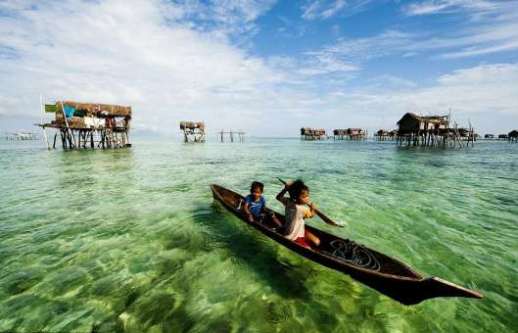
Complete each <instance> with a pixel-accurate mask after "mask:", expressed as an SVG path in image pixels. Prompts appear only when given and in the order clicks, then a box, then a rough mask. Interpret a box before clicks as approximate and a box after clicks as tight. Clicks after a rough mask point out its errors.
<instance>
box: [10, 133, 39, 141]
mask: <svg viewBox="0 0 518 333" xmlns="http://www.w3.org/2000/svg"><path fill="white" fill-rule="evenodd" d="M5 138H6V139H7V140H24V141H25V140H39V136H38V135H37V134H35V133H32V132H11V133H6V135H5Z"/></svg>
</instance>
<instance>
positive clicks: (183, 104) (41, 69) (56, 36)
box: [0, 0, 282, 133]
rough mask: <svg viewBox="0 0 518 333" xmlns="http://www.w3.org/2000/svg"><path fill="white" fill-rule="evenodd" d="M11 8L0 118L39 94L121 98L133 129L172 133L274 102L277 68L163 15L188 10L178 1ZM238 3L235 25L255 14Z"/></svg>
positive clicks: (27, 106) (4, 26)
mask: <svg viewBox="0 0 518 333" xmlns="http://www.w3.org/2000/svg"><path fill="white" fill-rule="evenodd" d="M244 3H249V4H250V3H253V1H250V2H246V1H243V2H241V4H244ZM2 4H3V5H6V4H5V3H2ZM13 4H14V3H13ZM13 4H11V3H8V4H7V5H9V7H10V8H8V9H12V8H14V11H12V12H10V15H3V16H1V17H0V36H1V37H0V45H1V48H0V53H2V52H4V51H2V48H3V49H6V50H10V52H14V53H15V54H16V56H15V57H2V56H0V73H1V75H0V86H1V87H2V89H1V91H0V100H9V101H12V100H16V103H13V102H10V103H8V105H7V104H3V105H0V114H2V113H4V114H7V113H12V112H13V109H14V110H16V112H18V113H19V114H36V115H37V114H38V112H39V108H38V100H39V93H40V92H41V93H44V94H45V95H47V96H50V97H54V98H67V99H77V100H82V101H93V102H96V101H99V102H105V103H120V104H129V105H132V106H133V107H134V109H135V122H134V123H135V125H136V127H137V128H138V127H139V126H141V127H143V128H144V127H145V128H148V127H149V128H152V127H153V126H156V125H157V124H161V125H163V127H162V128H161V130H162V131H163V132H173V133H174V132H176V127H177V123H178V121H180V120H182V119H194V120H196V119H204V120H206V121H208V122H211V121H212V122H213V126H217V127H218V128H219V127H222V126H224V127H236V126H239V125H240V124H243V123H247V122H245V121H243V119H246V118H247V117H248V112H250V113H253V112H254V111H257V110H260V109H261V108H262V107H263V106H264V104H265V103H264V102H262V101H264V100H270V101H271V100H276V99H277V98H281V97H280V96H278V93H277V91H276V89H275V87H276V85H277V84H278V83H279V82H281V80H282V73H276V72H274V71H272V70H271V69H270V68H269V67H268V66H267V65H266V64H265V63H264V62H263V60H262V59H260V58H256V57H253V56H250V55H249V54H247V53H246V52H245V51H242V50H241V49H239V48H236V47H234V46H232V45H231V44H230V43H229V42H228V40H227V39H226V38H215V37H214V35H213V34H211V32H207V33H202V32H200V31H197V30H195V29H193V28H192V27H191V25H188V24H186V23H185V22H184V21H174V20H172V19H171V12H175V13H176V14H175V15H177V16H178V17H181V18H182V20H183V19H184V18H185V16H184V15H185V14H183V13H182V10H190V9H185V8H182V7H178V4H171V5H170V6H171V7H167V6H169V4H168V3H166V2H162V1H157V0H155V1H139V0H135V1H133V2H132V6H128V5H127V2H126V1H122V0H109V1H102V2H92V1H89V2H84V1H75V0H69V1H63V2H61V1H60V2H52V1H50V2H35V3H32V4H31V3H30V2H27V5H26V6H17V7H16V8H15V7H13V6H14V5H13ZM164 6H165V7H167V8H168V9H169V11H166V12H165V13H167V14H168V16H166V15H164ZM6 8H7V6H4V7H3V10H4V11H5V10H6ZM232 8H234V7H232ZM239 8H244V9H242V12H243V15H244V16H245V18H243V20H244V21H248V20H251V19H253V17H257V16H258V15H259V14H258V13H259V12H258V11H252V12H250V10H251V8H253V6H252V7H250V6H249V5H247V6H242V7H239ZM180 9H182V10H180ZM214 10H216V11H218V10H219V9H214ZM240 10H241V9H240ZM194 24H196V23H194ZM13 104H14V105H13ZM266 113H268V111H266ZM252 119H255V118H253V117H252ZM258 121H260V120H259V119H258ZM248 123H250V122H248ZM250 126H252V125H250Z"/></svg>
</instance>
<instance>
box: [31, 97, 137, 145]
mask: <svg viewBox="0 0 518 333" xmlns="http://www.w3.org/2000/svg"><path fill="white" fill-rule="evenodd" d="M42 110H44V112H47V113H54V115H55V119H54V120H52V121H51V122H50V123H43V121H42V123H40V124H37V125H38V126H40V127H42V128H43V131H44V137H45V140H46V141H47V146H48V147H49V148H51V147H52V148H56V144H57V140H58V138H60V140H61V145H62V147H63V149H81V148H90V149H95V148H103V149H105V148H123V147H131V144H130V142H129V130H130V123H131V107H130V106H121V105H111V104H97V103H79V102H74V101H58V102H56V103H52V104H44V105H42ZM47 130H54V136H53V138H52V136H51V140H52V145H51V142H50V140H49V137H48V134H47Z"/></svg>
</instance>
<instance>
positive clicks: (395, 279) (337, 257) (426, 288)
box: [210, 185, 482, 305]
mask: <svg viewBox="0 0 518 333" xmlns="http://www.w3.org/2000/svg"><path fill="white" fill-rule="evenodd" d="M210 188H211V190H212V193H213V196H214V199H216V200H217V201H219V202H221V203H222V204H223V206H224V207H225V208H226V209H228V210H229V211H230V212H232V213H233V214H234V215H235V216H237V217H238V218H240V219H241V220H243V221H245V222H246V223H247V224H249V225H250V226H251V227H254V228H255V229H257V230H259V231H260V232H262V233H263V234H264V235H266V236H268V237H269V238H271V239H273V240H274V241H276V242H277V243H279V244H281V245H283V246H285V247H287V248H288V249H290V250H292V251H294V252H296V253H298V254H300V255H302V256H304V257H306V258H307V259H310V260H312V261H315V262H317V263H319V264H321V265H324V266H326V267H329V268H332V269H334V270H337V271H339V272H342V273H345V274H348V275H350V276H351V277H352V278H353V279H355V280H357V281H359V282H361V283H363V284H365V285H367V286H369V287H371V288H373V289H375V290H377V291H379V292H380V293H382V294H384V295H387V296H389V297H391V298H392V299H394V300H396V301H398V302H400V303H402V304H405V305H412V304H417V303H420V302H422V301H424V300H427V299H430V298H435V297H469V298H482V295H481V294H480V293H478V292H476V291H473V290H469V289H467V288H464V287H461V286H458V285H456V284H454V283H451V282H448V281H445V280H442V279H440V278H437V277H427V278H425V277H423V276H422V275H421V274H419V273H417V272H415V271H414V270H412V269H411V268H410V267H409V266H407V265H406V264H404V263H402V262H400V261H399V260H396V259H394V258H391V257H389V256H386V255H384V254H382V253H380V252H377V251H375V250H372V249H370V248H367V247H366V246H363V245H360V244H357V243H355V242H353V241H351V240H348V239H343V238H339V237H337V236H334V235H331V234H329V233H327V232H325V231H322V230H319V229H317V228H315V227H311V226H309V225H306V228H307V229H308V230H309V231H311V232H312V233H314V234H315V235H317V236H318V237H319V238H320V241H321V244H320V246H319V247H318V248H314V249H308V248H305V247H303V246H300V245H298V244H297V243H295V242H292V241H290V240H289V239H286V238H285V237H283V236H282V235H281V234H280V233H279V232H277V231H276V230H275V229H274V224H273V223H272V222H271V218H270V219H268V218H265V219H264V221H262V222H261V223H259V222H254V223H249V222H247V219H246V217H245V214H244V212H243V210H242V208H241V206H242V202H243V200H244V198H243V197H242V196H241V195H239V194H238V193H236V192H234V191H231V190H229V189H226V188H224V187H221V186H219V185H211V186H210ZM266 212H267V213H272V214H275V215H276V216H277V218H278V219H279V220H280V221H282V222H284V216H283V215H281V214H278V213H276V212H274V211H272V210H270V209H268V208H266ZM268 215H269V214H267V216H268Z"/></svg>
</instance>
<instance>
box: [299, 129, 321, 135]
mask: <svg viewBox="0 0 518 333" xmlns="http://www.w3.org/2000/svg"><path fill="white" fill-rule="evenodd" d="M300 135H308V136H324V135H326V130H325V129H323V128H309V127H304V128H301V129H300Z"/></svg>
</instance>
